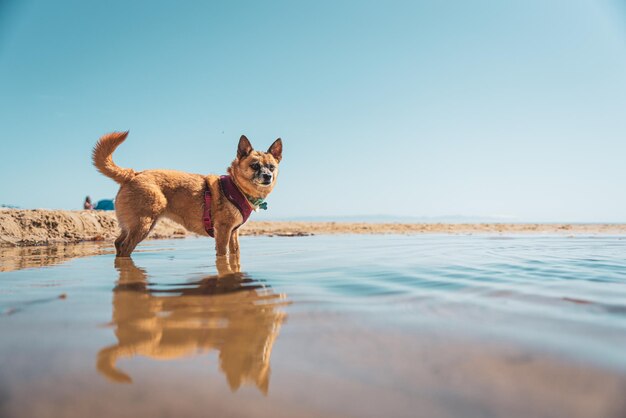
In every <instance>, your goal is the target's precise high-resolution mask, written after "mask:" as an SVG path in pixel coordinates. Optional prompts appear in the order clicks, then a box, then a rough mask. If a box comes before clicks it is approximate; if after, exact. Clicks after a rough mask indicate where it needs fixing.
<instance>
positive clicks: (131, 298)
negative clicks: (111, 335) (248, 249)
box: [97, 258, 287, 393]
mask: <svg viewBox="0 0 626 418" xmlns="http://www.w3.org/2000/svg"><path fill="white" fill-rule="evenodd" d="M115 266H116V268H117V270H118V271H119V281H118V283H117V286H116V287H115V289H114V291H113V320H112V325H113V326H114V327H115V335H116V336H117V339H118V343H117V344H116V345H113V346H110V347H106V348H104V349H102V350H100V352H99V353H98V363H97V366H98V370H99V371H100V373H102V374H103V375H105V376H106V377H107V378H109V379H111V380H113V381H115V382H131V378H130V376H128V375H127V374H126V373H124V372H123V371H121V370H119V369H118V368H116V362H117V360H118V359H120V358H124V357H126V358H129V357H133V356H146V357H151V358H153V359H159V360H169V359H177V358H181V357H186V356H191V355H195V354H199V353H206V352H208V351H209V350H213V349H215V350H219V363H220V369H221V370H222V372H223V373H224V374H225V375H226V379H227V380H228V384H229V386H230V388H231V389H232V390H237V389H238V388H239V387H240V386H241V384H242V383H244V382H252V383H254V384H255V385H256V386H257V387H258V388H259V390H260V391H261V392H263V393H267V390H268V387H269V376H270V354H271V351H272V346H273V344H274V341H275V340H276V337H277V336H278V333H279V330H280V326H281V324H282V323H283V321H284V320H285V313H284V312H282V311H281V310H280V309H281V307H282V306H284V305H286V304H287V302H286V301H285V296H284V295H282V294H274V293H272V291H271V290H270V289H269V288H268V287H267V286H264V285H262V284H259V283H258V282H255V281H254V280H252V279H251V278H250V277H249V276H247V275H245V274H243V273H240V272H239V264H238V260H233V259H230V260H227V259H224V258H218V262H217V267H218V276H209V277H205V278H203V279H201V280H199V281H196V282H193V283H184V284H181V285H177V286H175V287H171V288H166V287H161V288H159V289H152V288H151V287H150V285H149V283H148V282H147V280H146V272H145V271H144V270H142V269H140V268H138V267H136V266H135V264H134V263H133V261H132V259H130V258H118V259H116V261H115Z"/></svg>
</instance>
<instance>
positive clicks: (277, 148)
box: [267, 138, 283, 162]
mask: <svg viewBox="0 0 626 418" xmlns="http://www.w3.org/2000/svg"><path fill="white" fill-rule="evenodd" d="M267 152H269V153H270V154H272V155H273V156H274V158H276V161H278V162H280V160H281V159H282V158H283V141H281V139H280V138H278V139H277V140H276V141H274V143H273V144H272V145H271V146H270V147H269V148H268V149H267Z"/></svg>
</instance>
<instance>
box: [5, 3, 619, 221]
mask: <svg viewBox="0 0 626 418" xmlns="http://www.w3.org/2000/svg"><path fill="white" fill-rule="evenodd" d="M0 126H1V129H0V203H4V204H13V205H18V206H20V207H24V208H39V207H44V208H67V209H75V208H80V207H81V204H82V200H83V198H84V196H85V195H87V194H89V195H91V196H92V198H93V199H94V200H99V199H101V198H112V197H114V196H115V193H116V190H117V185H116V184H115V183H114V182H113V181H112V180H110V179H108V178H106V177H104V176H102V175H100V174H98V173H97V172H96V170H95V169H94V168H93V167H92V165H91V161H90V152H91V148H92V147H93V145H94V143H95V142H96V140H97V139H98V137H99V136H100V135H102V134H104V133H106V132H110V131H113V130H128V129H129V130H130V131H131V133H130V136H129V138H128V140H127V141H126V143H124V144H123V145H122V146H121V147H120V148H118V150H117V152H116V154H115V155H114V159H115V161H116V162H117V163H118V164H119V165H121V166H124V167H132V168H134V169H137V170H141V169H147V168H172V169H179V170H184V171H190V172H197V173H218V174H221V173H224V172H225V168H226V166H227V165H228V164H229V163H230V161H231V160H232V159H233V157H234V155H235V150H236V145H237V141H238V139H239V136H240V135H241V134H246V135H247V136H248V138H250V140H251V141H252V144H253V145H254V146H255V147H257V148H259V149H266V148H267V147H268V146H269V145H270V144H271V143H272V141H273V140H274V139H276V138H277V137H279V136H280V137H282V138H283V141H284V160H283V163H282V164H281V173H280V176H279V180H278V185H277V187H276V190H275V192H274V193H273V194H272V195H271V196H270V199H269V206H270V210H269V211H268V213H267V214H263V216H262V217H266V218H271V217H297V216H347V215H357V214H358V215H362V214H364V215H373V214H388V215H397V216H407V215H416V216H442V215H466V216H506V217H512V218H514V219H516V220H519V221H626V192H625V189H626V163H625V161H624V160H625V158H626V7H625V6H624V3H623V2H622V1H618V0H588V1H577V0H525V1H469V0H459V1H435V0H432V1H416V0H412V1H406V2H394V1H385V2H383V1H319V0H316V1H310V2H301V1H284V2H274V1H267V2H265V1H250V2H239V1H220V2H217V1H215V2H211V1H198V2H192V1H181V2H174V1H153V0H152V1H128V0H122V1H117V0H116V1H85V0H76V1H67V0H56V1H48V0H40V1H31V0H20V1H17V0H15V1H11V0H0ZM257 219H258V216H257Z"/></svg>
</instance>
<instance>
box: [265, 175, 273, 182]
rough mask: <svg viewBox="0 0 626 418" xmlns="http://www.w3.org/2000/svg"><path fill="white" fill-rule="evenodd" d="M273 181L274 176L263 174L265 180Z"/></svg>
mask: <svg viewBox="0 0 626 418" xmlns="http://www.w3.org/2000/svg"><path fill="white" fill-rule="evenodd" d="M271 179H272V175H271V174H263V180H265V181H270V180H271Z"/></svg>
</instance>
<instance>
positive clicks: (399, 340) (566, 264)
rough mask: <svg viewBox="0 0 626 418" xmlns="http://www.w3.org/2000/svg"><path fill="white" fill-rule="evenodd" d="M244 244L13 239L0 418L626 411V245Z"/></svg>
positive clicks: (7, 269)
mask: <svg viewBox="0 0 626 418" xmlns="http://www.w3.org/2000/svg"><path fill="white" fill-rule="evenodd" d="M241 241H242V248H243V250H242V251H243V255H242V259H241V260H240V263H241V268H240V270H241V273H239V272H237V270H238V266H237V263H236V260H217V262H216V260H215V258H214V257H213V256H212V253H213V251H212V246H213V243H212V242H211V241H210V240H208V239H184V240H171V241H148V242H145V243H143V244H142V245H141V246H140V248H139V251H138V252H136V253H135V255H134V256H133V260H132V261H131V260H128V259H127V260H117V261H115V258H114V256H113V254H112V248H111V247H110V246H108V245H97V244H83V245H78V246H65V247H47V248H45V249H42V248H38V249H5V250H0V263H1V267H0V271H2V273H0V333H1V334H0V335H2V337H1V340H0V417H3V418H4V417H59V416H63V417H85V416H89V417H99V416H102V417H109V416H119V417H126V416H127V417H135V416H180V417H186V416H191V417H195V416H197V417H205V416H218V417H221V416H233V417H238V416H241V417H251V416H262V417H300V416H303V417H308V416H311V417H314V416H325V417H385V416H389V417H416V416H423V417H456V416H462V417H489V416H494V417H501V416H507V417H518V416H519V417H528V416H532V417H564V416H567V417H624V416H626V395H625V394H626V355H625V350H624V349H625V348H626V239H624V238H623V237H608V236H604V237H570V238H567V237H557V236H549V237H541V236H514V237H508V238H507V237H500V236H448V235H441V236H438V235H428V236H425V235H421V236H357V235H353V236H330V237H327V236H315V237H302V238H279V237H271V238H270V237H249V238H242V240H241ZM218 270H219V273H220V276H219V277H218Z"/></svg>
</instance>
